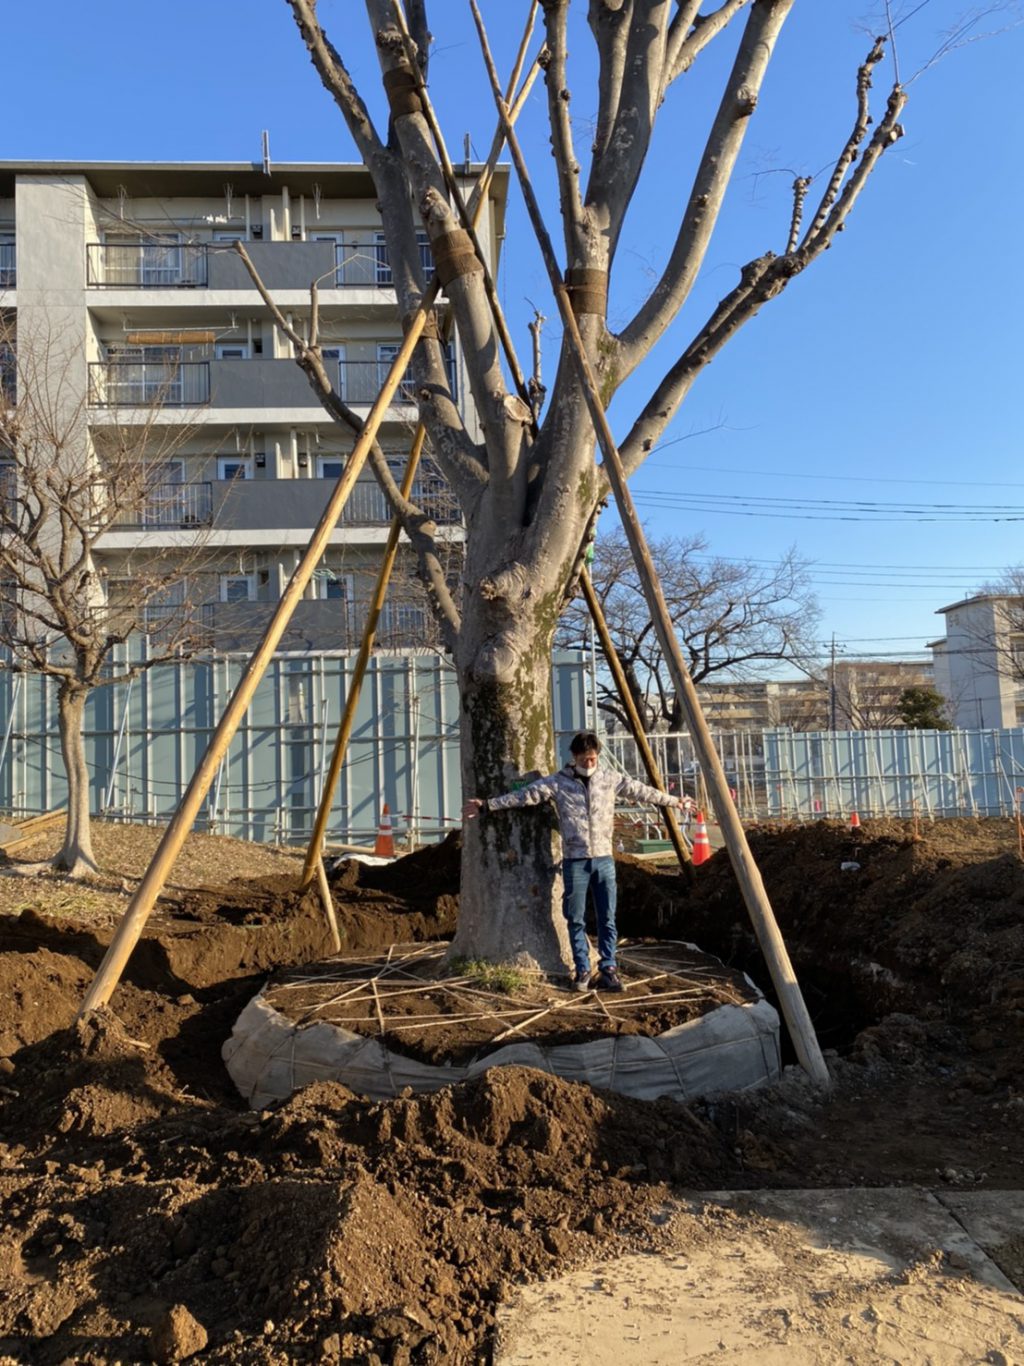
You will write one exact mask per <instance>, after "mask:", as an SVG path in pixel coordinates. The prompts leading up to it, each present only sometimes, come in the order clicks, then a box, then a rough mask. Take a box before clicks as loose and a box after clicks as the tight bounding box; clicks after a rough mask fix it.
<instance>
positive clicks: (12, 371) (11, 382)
mask: <svg viewBox="0 0 1024 1366" xmlns="http://www.w3.org/2000/svg"><path fill="white" fill-rule="evenodd" d="M17 401H18V358H17V356H16V355H15V354H14V349H13V348H12V347H10V346H0V402H3V403H7V404H11V405H12V406H13V405H14V404H15V403H17Z"/></svg>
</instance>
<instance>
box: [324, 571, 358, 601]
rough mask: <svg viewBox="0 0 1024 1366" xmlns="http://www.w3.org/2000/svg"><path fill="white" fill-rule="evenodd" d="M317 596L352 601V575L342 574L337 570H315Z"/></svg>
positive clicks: (325, 598)
mask: <svg viewBox="0 0 1024 1366" xmlns="http://www.w3.org/2000/svg"><path fill="white" fill-rule="evenodd" d="M316 585H317V597H319V598H323V599H324V600H325V601H331V602H345V603H349V602H351V601H352V575H351V574H343V573H341V572H340V571H339V570H336V569H330V568H324V569H321V570H318V571H317V576H316Z"/></svg>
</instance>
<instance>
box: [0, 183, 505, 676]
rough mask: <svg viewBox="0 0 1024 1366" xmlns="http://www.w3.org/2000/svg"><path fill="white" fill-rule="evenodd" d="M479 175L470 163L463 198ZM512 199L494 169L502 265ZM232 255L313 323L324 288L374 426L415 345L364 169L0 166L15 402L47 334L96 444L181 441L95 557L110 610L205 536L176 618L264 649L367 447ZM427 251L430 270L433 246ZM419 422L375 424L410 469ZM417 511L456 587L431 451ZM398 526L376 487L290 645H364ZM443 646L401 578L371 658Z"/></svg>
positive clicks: (350, 520) (225, 643)
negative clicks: (195, 614) (397, 361)
mask: <svg viewBox="0 0 1024 1366" xmlns="http://www.w3.org/2000/svg"><path fill="white" fill-rule="evenodd" d="M480 169H481V168H479V167H473V166H466V167H465V168H464V178H465V183H466V185H467V186H469V185H471V184H472V183H473V181H474V180H475V177H476V175H477V174H478V173H479V170H480ZM506 190H507V175H506V174H504V173H502V172H501V171H499V173H498V174H497V176H496V177H495V178H494V181H493V182H492V187H491V191H490V197H489V202H488V205H487V212H486V213H485V215H484V217H483V219H482V221H481V224H480V229H479V233H480V238H481V242H482V245H483V249H484V251H485V253H486V254H487V255H488V257H489V261H490V265H491V268H492V270H496V267H497V257H498V251H499V246H500V243H501V240H502V236H503V232H504V207H505V195H506ZM236 240H242V241H243V242H245V244H246V248H247V251H248V252H249V254H250V256H251V258H252V260H253V262H254V264H255V266H256V268H257V270H258V271H259V273H260V275H261V278H262V280H263V282H264V283H265V285H266V286H267V288H268V289H269V291H270V292H271V294H272V296H273V298H274V301H275V303H276V304H277V306H278V307H279V308H280V309H281V310H282V312H283V313H284V314H285V315H286V316H287V317H288V319H289V320H290V322H291V323H292V324H293V325H294V326H296V327H297V328H299V329H301V328H303V327H304V326H305V325H306V323H307V321H308V318H309V312H310V285H311V282H313V281H317V282H318V289H319V322H320V336H321V340H322V345H323V352H322V354H323V356H324V359H325V362H326V363H327V365H328V367H329V369H330V371H331V373H332V377H333V380H334V382H335V385H336V387H337V390H338V392H339V394H340V395H341V396H342V398H343V399H344V400H345V401H346V402H347V403H348V404H349V405H350V406H351V407H352V408H353V409H354V411H355V412H356V413H357V414H359V415H360V416H365V415H366V413H367V412H368V411H369V408H370V405H371V403H372V402H373V400H374V399H375V397H376V395H377V392H378V389H379V387H380V385H381V383H382V381H383V379H384V377H385V375H386V374H387V372H388V369H389V367H390V364H391V361H392V360H393V358H394V356H395V354H396V352H397V350H398V347H399V345H400V342H401V327H400V322H399V318H398V314H397V309H396V304H395V294H394V289H393V285H392V280H391V271H390V266H389V261H388V252H387V247H386V245H385V243H384V238H383V235H382V232H381V223H380V215H379V213H378V211H377V209H376V194H375V191H374V188H373V184H372V181H371V179H370V176H369V173H368V172H367V170H366V169H365V167H363V166H361V165H345V164H331V165H305V164H302V165H300V164H290V165H277V166H273V167H269V166H267V167H262V166H259V165H253V164H251V163H241V164H153V165H145V164H139V163H124V164H122V163H81V162H77V163H72V162H68V163H55V162H47V163H27V162H17V161H15V162H0V312H2V315H3V317H4V319H5V321H6V331H7V333H8V335H9V336H13V335H14V334H15V333H16V341H15V343H14V345H15V346H16V347H17V353H15V351H14V350H13V348H12V347H8V349H7V350H5V351H4V352H3V354H2V355H0V386H2V387H3V390H4V393H5V394H6V395H7V396H8V398H10V397H12V396H13V395H14V392H15V389H16V387H17V385H18V383H19V382H24V380H23V375H22V374H21V373H20V371H21V365H20V362H21V360H22V359H23V357H22V355H21V352H22V349H23V347H24V346H25V345H27V344H28V339H34V344H35V346H36V348H37V351H38V352H39V354H40V355H44V356H45V357H46V360H45V361H44V362H43V370H44V371H45V367H46V365H51V368H52V367H57V366H59V367H60V371H61V373H60V383H61V384H62V385H63V386H64V390H65V391H66V393H67V394H69V395H70V396H71V398H70V400H69V401H72V402H73V401H75V399H76V396H77V400H78V401H81V402H83V403H84V405H85V408H86V411H87V421H88V429H89V432H90V439H91V440H92V441H93V442H94V443H95V445H96V447H97V449H100V448H102V442H103V433H104V431H106V432H107V433H108V436H109V433H110V432H111V430H115V429H116V431H117V432H118V433H119V434H124V433H126V432H127V433H128V434H129V435H130V432H131V429H132V428H133V425H134V426H136V427H137V428H138V429H140V430H141V429H142V428H144V427H146V426H149V427H152V426H157V427H159V428H161V429H162V430H164V431H166V432H167V433H168V434H172V435H173V437H174V439H173V440H171V441H169V443H167V445H168V448H173V454H171V455H170V456H168V457H167V458H166V459H163V461H162V464H161V466H160V470H159V478H158V479H157V480H155V481H154V483H153V485H152V488H151V490H150V492H149V495H148V496H147V499H146V501H145V504H144V506H141V507H140V508H139V509H138V511H137V512H135V513H134V514H133V515H131V516H130V517H128V518H126V519H124V520H123V522H122V523H120V524H118V525H117V526H115V527H113V528H111V529H110V530H109V531H108V532H107V533H106V534H105V535H104V537H103V539H102V541H101V543H100V545H99V546H98V549H97V560H98V566H97V567H98V579H99V581H100V583H101V585H102V591H103V592H105V593H106V594H107V595H108V600H109V601H110V602H112V603H113V602H115V601H116V599H117V595H118V593H119V591H123V590H124V588H125V587H126V586H127V585H128V583H129V582H130V578H131V574H132V558H133V554H135V555H137V554H138V553H139V552H140V549H145V550H146V551H152V550H159V551H160V552H161V553H162V554H165V555H166V557H167V564H168V578H169V580H171V579H172V578H173V566H174V564H175V562H176V559H177V560H180V559H181V557H182V556H183V555H185V554H186V553H187V551H188V548H189V545H190V543H195V542H196V541H197V540H199V539H200V538H204V543H205V547H206V549H205V552H204V556H203V569H202V577H201V582H191V583H188V584H186V585H177V584H173V583H169V587H168V607H170V606H171V605H172V604H173V598H174V596H175V595H176V594H180V593H184V592H188V593H189V594H190V595H192V597H193V598H195V597H196V595H197V594H198V596H199V598H200V599H201V601H202V604H203V612H204V620H205V621H207V622H208V624H209V631H210V640H211V643H212V644H214V645H216V646H217V647H218V648H221V649H232V648H238V649H242V648H251V645H252V643H253V642H254V640H255V639H256V638H258V635H259V633H260V631H261V630H262V628H263V625H264V624H265V622H266V620H267V619H268V618H269V615H270V613H271V612H272V610H273V604H274V603H275V602H276V601H277V600H278V598H279V597H280V595H281V593H282V591H283V588H284V586H285V585H286V583H287V581H288V578H289V576H290V575H291V573H292V571H293V569H294V567H295V565H296V564H297V563H298V560H299V557H300V555H301V553H302V551H303V549H304V548H305V546H306V544H307V542H308V540H309V536H310V533H311V530H312V528H313V526H314V525H315V524H316V522H317V520H318V518H319V516H320V513H321V511H322V509H323V507H324V505H325V503H326V501H327V498H328V496H329V494H330V491H331V488H332V487H333V483H334V481H335V480H336V478H337V477H338V475H339V473H340V471H341V469H342V467H343V464H344V461H345V459H346V458H347V455H348V453H349V451H350V450H351V447H352V444H353V440H352V438H350V437H349V436H347V435H346V434H345V433H344V432H343V431H342V430H341V429H340V428H339V427H338V426H337V425H336V424H335V423H334V422H333V421H332V419H331V418H330V417H329V416H328V414H327V413H326V411H325V410H324V408H323V407H322V405H321V404H320V403H319V401H318V400H317V398H316V396H315V395H314V394H313V392H312V391H311V389H310V387H309V384H308V382H307V380H306V378H305V376H304V375H303V373H302V372H301V371H300V370H299V368H298V367H297V366H296V365H295V363H294V360H293V359H292V356H291V347H290V344H289V343H288V341H287V339H286V338H284V337H283V336H282V334H281V332H280V330H279V329H278V328H277V327H276V326H275V325H274V323H273V320H272V316H271V312H270V309H269V307H268V306H267V304H266V303H265V302H264V300H263V299H262V297H261V295H260V293H259V292H258V290H257V289H256V287H255V286H254V284H253V282H252V280H251V278H250V276H249V274H248V273H247V272H246V270H245V268H244V266H243V263H242V261H241V260H240V258H239V256H238V254H237V252H236V250H235V249H234V246H233V244H234V242H235V241H236ZM422 252H423V259H424V266H425V267H426V268H427V269H428V271H429V267H430V252H429V247H428V245H427V239H426V236H425V235H424V238H423V242H422ZM40 339H43V340H42V341H41V340H40ZM43 343H45V345H44V344H43ZM449 368H450V379H451V383H452V386H453V392H454V394H455V396H456V399H457V401H458V402H459V404H460V406H461V407H462V410H463V413H464V417H465V421H466V424H467V427H468V429H469V431H470V433H471V434H475V435H479V424H478V420H477V417H476V414H475V413H474V411H473V409H472V403H471V400H470V396H469V390H468V385H467V384H466V382H465V377H464V374H463V366H462V358H461V356H460V354H459V351H458V347H457V345H453V346H452V347H451V350H450V355H449ZM35 372H36V374H37V375H38V374H39V373H40V363H39V361H38V360H37V362H36V365H35ZM415 419H416V414H415V408H414V405H413V402H412V394H411V391H410V386H409V385H408V384H407V383H406V384H403V385H401V386H400V388H399V390H398V392H397V394H396V397H395V400H394V402H393V404H392V405H391V407H390V408H389V410H388V413H387V417H386V420H385V423H384V425H383V427H382V428H381V430H380V442H381V445H382V447H383V449H384V450H385V453H386V454H387V456H388V459H389V460H390V461H393V462H394V465H395V468H396V470H400V469H404V465H405V461H406V457H407V453H408V449H409V444H410V440H411V436H412V432H413V430H414V427H415ZM2 464H3V452H0V465H2ZM2 472H3V471H2V470H0V473H2ZM10 473H11V471H10V468H9V467H8V470H7V475H8V477H10ZM413 496H414V498H416V499H417V501H419V502H420V503H421V505H424V506H426V507H428V508H429V509H430V511H431V512H432V513H433V515H434V517H435V519H436V520H437V522H438V523H439V525H440V527H441V529H442V535H443V536H445V537H446V538H447V543H448V544H449V545H450V547H451V552H452V573H453V577H454V576H455V575H457V573H458V560H459V547H460V544H461V541H462V538H463V530H462V525H461V518H460V514H459V511H458V509H457V507H456V506H455V505H454V502H453V500H452V499H451V498H450V496H449V495H448V491H447V488H446V485H445V482H444V480H443V479H442V478H441V476H440V474H439V473H438V471H437V470H436V468H435V467H434V466H433V465H432V464H431V461H430V458H429V450H428V451H427V453H426V456H425V459H424V462H423V464H422V466H421V475H420V478H419V481H418V484H417V486H416V488H415V489H414V495H413ZM389 521H390V513H389V509H388V506H387V504H386V500H385V499H384V497H383V494H382V493H381V491H380V490H379V488H378V486H377V484H376V483H375V482H374V481H373V480H372V478H371V477H370V476H369V474H367V475H366V476H365V477H363V478H361V480H360V482H359V483H358V485H357V486H356V489H355V491H354V494H353V496H352V497H351V499H350V501H349V503H348V506H347V507H346V509H345V511H344V513H343V516H342V519H341V521H340V523H339V525H338V527H337V528H336V530H335V532H334V533H333V535H332V537H331V542H330V546H329V549H328V551H327V553H326V555H325V558H324V561H323V563H322V565H321V566H320V568H319V569H318V570H317V573H316V575H315V578H314V580H313V582H312V583H311V584H310V586H309V589H308V590H307V600H306V601H304V602H302V603H301V604H300V605H299V607H298V609H297V610H296V613H295V615H294V617H293V619H292V623H291V626H290V628H289V631H288V634H287V635H286V637H285V640H284V641H283V643H282V647H283V648H291V649H299V648H304V649H317V650H320V649H328V650H333V649H345V648H353V647H354V646H356V645H358V642H359V637H360V634H361V629H362V620H363V618H364V615H365V604H366V600H367V598H368V595H369V592H370V588H371V586H372V583H373V580H374V577H375V574H376V569H377V563H378V559H379V555H380V551H381V548H382V547H383V544H384V542H385V540H386V538H387V531H388V523H389ZM197 573H198V571H197ZM432 640H433V628H432V623H431V622H430V620H429V617H428V614H427V612H426V609H425V606H424V602H423V599H422V596H421V593H420V590H419V588H418V586H417V585H415V583H414V580H413V579H412V576H411V572H410V567H409V566H408V565H407V564H406V565H405V566H402V565H401V564H400V566H399V569H398V571H397V573H396V576H395V588H394V591H393V593H392V595H391V599H390V602H389V605H388V607H387V608H386V610H385V614H384V617H383V619H382V622H381V626H380V630H379V632H378V642H379V643H380V644H381V645H382V646H395V647H406V646H415V645H421V644H430V643H432Z"/></svg>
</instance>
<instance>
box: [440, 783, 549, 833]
mask: <svg viewBox="0 0 1024 1366" xmlns="http://www.w3.org/2000/svg"><path fill="white" fill-rule="evenodd" d="M554 778H555V775H554V774H553V773H552V774H551V775H550V776H549V777H547V778H538V779H536V781H535V782H532V783H527V784H526V786H525V787H521V788H519V789H518V790H517V791H516V792H506V793H504V794H503V795H502V796H500V797H470V798H469V799H468V800H467V802H466V803H465V805H464V806H463V808H462V819H463V820H465V821H471V820H475V819H476V817H477V816H480V815H482V814H483V813H484V812H485V811H509V810H511V808H512V807H515V806H539V805H540V803H541V802H551V801H554V799H555V785H554Z"/></svg>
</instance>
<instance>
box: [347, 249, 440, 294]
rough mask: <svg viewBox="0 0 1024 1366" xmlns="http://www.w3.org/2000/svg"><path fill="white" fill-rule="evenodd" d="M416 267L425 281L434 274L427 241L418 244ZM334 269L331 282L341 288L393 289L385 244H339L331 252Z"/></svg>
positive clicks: (431, 254) (393, 283) (392, 277)
mask: <svg viewBox="0 0 1024 1366" xmlns="http://www.w3.org/2000/svg"><path fill="white" fill-rule="evenodd" d="M419 248H420V265H421V267H422V268H423V273H424V275H425V276H426V277H427V279H428V280H429V279H430V277H431V275H433V273H434V256H433V253H432V252H431V250H430V244H429V243H428V242H420V244H419ZM334 254H335V261H336V263H337V269H336V271H335V283H336V284H338V285H339V286H341V287H343V288H344V287H346V286H358V285H362V286H363V288H364V289H365V288H369V289H393V288H394V286H395V279H394V276H393V274H392V272H391V258H390V257H389V255H388V248H387V243H386V242H377V241H365V242H360V241H352V242H339V243H338V245H337V246H336V247H335V249H334Z"/></svg>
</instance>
